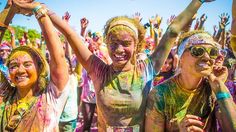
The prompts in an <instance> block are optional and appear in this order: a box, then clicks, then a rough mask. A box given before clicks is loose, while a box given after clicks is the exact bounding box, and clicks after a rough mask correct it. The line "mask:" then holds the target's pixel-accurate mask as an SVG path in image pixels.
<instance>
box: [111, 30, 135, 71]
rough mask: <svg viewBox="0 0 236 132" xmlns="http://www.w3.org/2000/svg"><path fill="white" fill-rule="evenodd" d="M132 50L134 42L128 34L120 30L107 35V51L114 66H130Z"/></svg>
mask: <svg viewBox="0 0 236 132" xmlns="http://www.w3.org/2000/svg"><path fill="white" fill-rule="evenodd" d="M134 49H135V40H134V38H133V36H132V35H131V33H130V32H128V31H125V30H121V31H118V32H117V33H116V34H112V33H111V34H110V35H109V37H108V51H109V55H110V57H111V59H112V61H113V65H114V66H117V67H124V66H126V65H127V64H128V65H129V64H131V63H130V62H131V59H132V56H133V54H134Z"/></svg>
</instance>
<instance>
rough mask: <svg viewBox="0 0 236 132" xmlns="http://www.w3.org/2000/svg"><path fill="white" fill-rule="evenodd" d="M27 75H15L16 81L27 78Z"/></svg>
mask: <svg viewBox="0 0 236 132" xmlns="http://www.w3.org/2000/svg"><path fill="white" fill-rule="evenodd" d="M27 78H28V77H27V76H17V77H16V81H17V82H22V81H24V80H25V79H27Z"/></svg>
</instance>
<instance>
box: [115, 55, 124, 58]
mask: <svg viewBox="0 0 236 132" xmlns="http://www.w3.org/2000/svg"><path fill="white" fill-rule="evenodd" d="M115 57H116V58H124V57H125V56H124V55H115Z"/></svg>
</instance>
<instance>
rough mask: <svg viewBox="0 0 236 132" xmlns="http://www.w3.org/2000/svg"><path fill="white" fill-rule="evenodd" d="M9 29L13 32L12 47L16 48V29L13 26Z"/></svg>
mask: <svg viewBox="0 0 236 132" xmlns="http://www.w3.org/2000/svg"><path fill="white" fill-rule="evenodd" d="M8 29H9V30H10V33H11V46H12V48H13V49H14V48H16V38H15V30H14V28H13V27H10V26H9V27H8Z"/></svg>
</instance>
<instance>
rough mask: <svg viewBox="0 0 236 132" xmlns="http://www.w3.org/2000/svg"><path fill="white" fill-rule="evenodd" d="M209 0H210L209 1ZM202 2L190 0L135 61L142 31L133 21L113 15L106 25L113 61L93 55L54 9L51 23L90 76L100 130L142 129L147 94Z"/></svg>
mask: <svg viewBox="0 0 236 132" xmlns="http://www.w3.org/2000/svg"><path fill="white" fill-rule="evenodd" d="M209 1H210V0H209ZM200 5H201V3H200V2H199V0H193V1H192V2H191V4H190V5H189V6H188V7H187V8H186V9H185V11H184V12H183V13H181V14H180V15H179V16H178V17H177V18H176V20H175V21H174V22H173V23H172V24H171V25H170V26H169V28H168V30H167V31H166V33H165V34H164V36H163V38H162V40H161V41H160V44H159V45H158V47H156V48H155V50H154V52H153V54H151V55H150V56H149V57H148V58H147V59H146V60H143V61H139V62H137V61H136V54H137V53H139V52H140V49H141V47H142V45H143V42H144V41H145V40H144V37H145V30H144V28H143V26H142V25H141V24H140V23H139V22H138V21H136V20H134V19H131V18H128V17H123V16H121V17H114V18H112V19H110V20H109V21H108V22H107V24H106V25H105V42H106V44H107V46H108V51H109V55H110V57H111V59H112V61H113V62H112V64H110V65H108V64H105V63H104V62H103V61H102V60H101V59H99V58H98V57H96V56H95V55H94V54H92V53H91V52H90V51H89V50H88V48H87V47H86V46H85V45H84V44H83V42H82V41H81V39H80V38H79V37H78V36H77V34H76V33H75V32H74V31H73V30H72V29H71V28H70V27H69V26H68V24H66V23H65V22H63V21H62V20H61V19H60V17H58V16H57V15H55V13H53V12H50V11H49V12H48V15H49V16H50V18H51V20H52V22H53V24H54V25H55V26H56V27H57V28H58V29H59V30H60V32H62V33H63V34H64V35H65V37H66V38H67V40H68V42H69V43H70V45H71V47H72V49H73V50H74V52H75V54H76V56H77V58H78V60H79V62H80V63H81V64H82V66H83V67H84V68H85V69H86V71H87V73H88V74H89V76H90V77H91V79H92V81H93V83H94V87H95V93H96V101H97V108H98V109H97V111H98V129H99V131H143V130H144V115H145V107H146V99H147V95H148V93H149V91H150V88H151V86H152V79H153V77H154V76H155V74H156V73H158V72H159V70H160V68H161V66H162V65H163V63H164V62H165V59H166V58H167V56H168V54H169V52H170V50H171V47H172V44H174V41H175V39H176V37H177V35H178V33H179V32H181V30H182V29H183V27H185V26H186V24H187V23H188V22H189V21H190V20H191V18H192V16H193V15H194V14H195V13H196V11H197V10H198V8H199V7H200Z"/></svg>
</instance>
